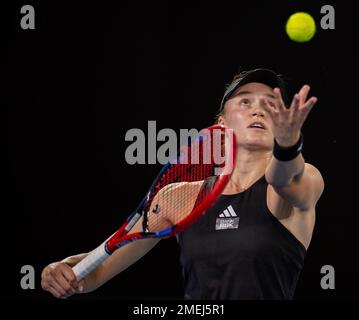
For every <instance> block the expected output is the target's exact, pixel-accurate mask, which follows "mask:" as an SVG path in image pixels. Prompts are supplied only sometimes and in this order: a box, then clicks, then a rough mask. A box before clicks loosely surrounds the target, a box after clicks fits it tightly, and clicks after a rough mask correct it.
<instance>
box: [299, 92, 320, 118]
mask: <svg viewBox="0 0 359 320" xmlns="http://www.w3.org/2000/svg"><path fill="white" fill-rule="evenodd" d="M317 101H318V99H317V98H316V97H312V98H310V99H309V100H308V101H307V102H306V103H305V104H304V106H303V107H302V108H301V109H300V111H301V114H302V121H303V122H304V121H305V119H306V118H307V116H308V114H309V112H310V111H311V110H312V109H313V107H314V105H315V104H316V103H317Z"/></svg>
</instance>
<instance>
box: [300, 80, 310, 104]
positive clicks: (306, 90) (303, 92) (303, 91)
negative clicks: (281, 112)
mask: <svg viewBox="0 0 359 320" xmlns="http://www.w3.org/2000/svg"><path fill="white" fill-rule="evenodd" d="M309 91H310V86H308V85H307V84H305V85H304V86H303V87H302V88H301V89H300V91H299V93H298V94H299V103H300V105H303V104H304V103H305V101H306V100H307V96H308V93H309Z"/></svg>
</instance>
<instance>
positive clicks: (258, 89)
mask: <svg viewBox="0 0 359 320" xmlns="http://www.w3.org/2000/svg"><path fill="white" fill-rule="evenodd" d="M264 99H266V100H267V101H268V102H269V103H270V104H274V103H275V97H274V95H273V89H272V88H271V87H269V86H267V85H265V84H262V83H258V82H251V83H247V84H245V85H243V86H241V87H239V88H238V89H237V90H236V92H235V93H234V94H233V97H232V98H231V99H230V100H228V101H227V102H226V103H225V106H224V114H223V116H222V117H221V121H220V122H221V123H223V124H224V125H226V126H228V127H230V128H232V129H234V130H235V132H236V135H237V141H238V145H241V146H243V145H246V146H247V147H250V148H252V149H266V150H267V149H268V150H271V149H272V148H273V134H272V130H271V127H270V121H269V120H270V119H269V118H268V117H269V115H268V114H267V113H266V111H265V109H264V101H265V100H264Z"/></svg>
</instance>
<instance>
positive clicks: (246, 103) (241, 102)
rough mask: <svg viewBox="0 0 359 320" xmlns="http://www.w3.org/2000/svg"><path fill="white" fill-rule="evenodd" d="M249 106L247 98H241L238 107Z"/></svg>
mask: <svg viewBox="0 0 359 320" xmlns="http://www.w3.org/2000/svg"><path fill="white" fill-rule="evenodd" d="M250 104H251V102H250V100H249V99H248V98H243V99H241V100H240V101H239V105H240V106H243V107H249V106H250Z"/></svg>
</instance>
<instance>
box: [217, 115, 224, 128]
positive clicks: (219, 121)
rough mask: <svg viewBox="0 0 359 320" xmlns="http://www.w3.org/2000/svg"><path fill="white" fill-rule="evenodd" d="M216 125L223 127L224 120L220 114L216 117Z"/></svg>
mask: <svg viewBox="0 0 359 320" xmlns="http://www.w3.org/2000/svg"><path fill="white" fill-rule="evenodd" d="M216 124H219V125H224V118H223V115H222V114H221V115H219V116H217V119H216Z"/></svg>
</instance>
